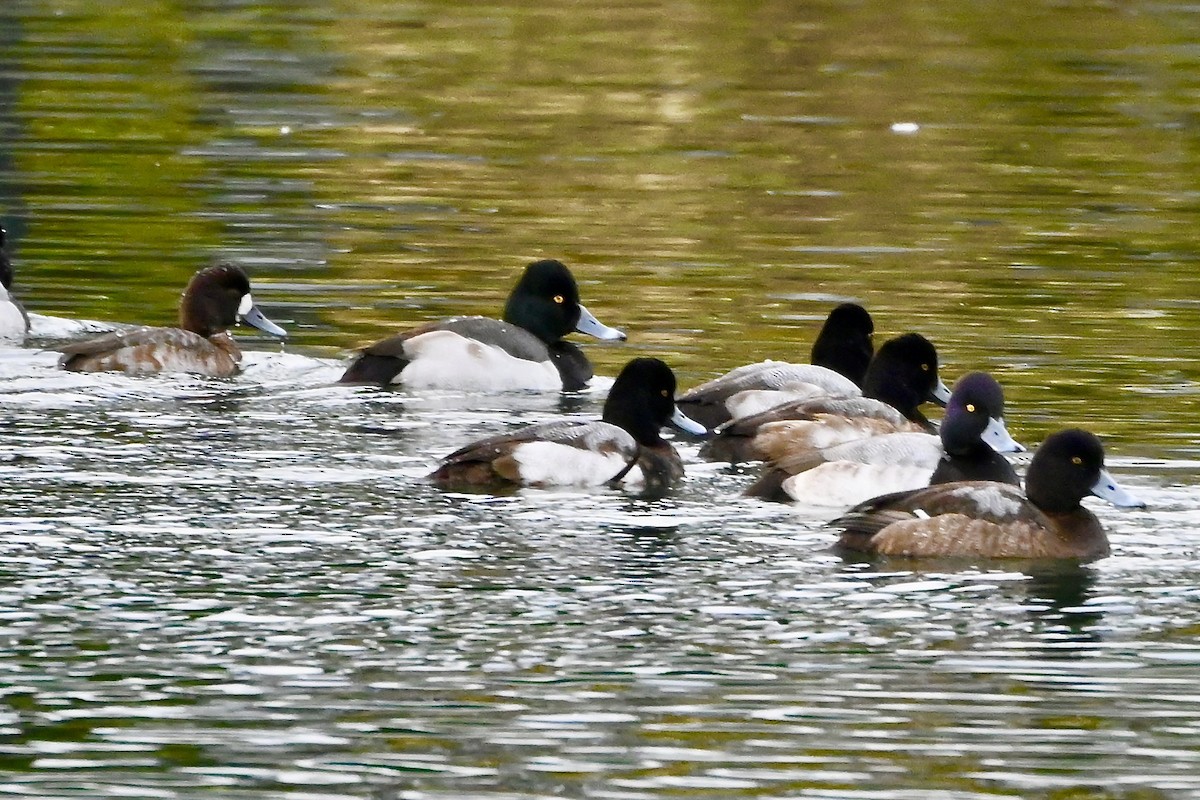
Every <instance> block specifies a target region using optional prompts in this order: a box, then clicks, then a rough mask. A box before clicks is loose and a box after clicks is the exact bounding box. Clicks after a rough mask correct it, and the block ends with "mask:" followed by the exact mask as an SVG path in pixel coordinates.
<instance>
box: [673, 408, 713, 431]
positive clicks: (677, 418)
mask: <svg viewBox="0 0 1200 800" xmlns="http://www.w3.org/2000/svg"><path fill="white" fill-rule="evenodd" d="M669 422H670V423H671V425H673V426H675V427H676V428H678V429H679V430H681V431H683V432H684V433H690V434H692V435H693V436H706V435H707V434H708V428H706V427H704V426H703V425H701V424H700V423H699V422H696V420H694V419H692V418H691V417H689V416H688V415H687V414H684V413H683V412H682V411H680V410H679V407H678V406H676V408H675V413H674V414H672V415H671V419H670V420H669Z"/></svg>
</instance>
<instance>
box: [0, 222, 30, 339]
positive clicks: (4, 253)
mask: <svg viewBox="0 0 1200 800" xmlns="http://www.w3.org/2000/svg"><path fill="white" fill-rule="evenodd" d="M7 244H8V243H7V233H6V232H5V230H4V228H3V227H0V341H3V342H14V343H17V344H20V343H21V342H23V341H25V337H26V336H27V335H28V334H29V315H28V314H26V313H25V309H24V308H23V307H22V306H21V304H20V303H19V302H17V299H16V298H15V297H13V295H12V284H13V268H12V261H10V260H9V257H8V247H7Z"/></svg>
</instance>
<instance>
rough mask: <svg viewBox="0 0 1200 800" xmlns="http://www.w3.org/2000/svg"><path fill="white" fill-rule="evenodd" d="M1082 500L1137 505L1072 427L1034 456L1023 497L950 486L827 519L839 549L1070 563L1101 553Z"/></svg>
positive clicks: (998, 488)
mask: <svg viewBox="0 0 1200 800" xmlns="http://www.w3.org/2000/svg"><path fill="white" fill-rule="evenodd" d="M1088 495H1095V496H1097V497H1100V498H1103V499H1105V500H1107V501H1108V502H1110V503H1112V504H1113V505H1115V506H1117V507H1120V508H1145V504H1144V503H1143V502H1142V501H1140V500H1138V499H1137V498H1136V497H1134V496H1133V495H1132V494H1130V493H1129V492H1128V491H1126V490H1125V489H1123V488H1122V487H1121V486H1119V485H1118V484H1117V482H1116V481H1115V480H1113V477H1112V475H1110V474H1109V472H1108V470H1106V469H1105V468H1104V447H1103V445H1101V443H1100V440H1099V439H1098V438H1097V437H1096V436H1095V435H1094V434H1092V433H1089V432H1088V431H1085V430H1082V429H1080V428H1068V429H1066V430H1062V431H1059V432H1058V433H1055V434H1053V435H1052V436H1049V437H1047V439H1046V440H1045V441H1044V442H1043V443H1042V445H1041V447H1039V448H1038V449H1037V452H1036V453H1034V455H1033V459H1032V460H1031V461H1030V463H1029V467H1028V469H1027V470H1026V474H1025V492H1024V493H1022V492H1021V490H1020V489H1019V488H1018V487H1016V486H1011V485H1009V484H1006V483H996V482H993V481H955V482H951V483H943V484H939V485H937V486H930V487H928V488H924V489H917V490H913V491H907V492H898V493H895V494H890V495H884V496H882V497H877V498H875V499H873V500H868V501H867V502H865V503H862V504H861V505H858V506H856V507H855V508H853V509H851V510H850V512H849V513H847V514H846V515H844V516H842V517H840V518H839V519H836V520H834V521H833V522H832V523H830V525H831V526H832V527H834V528H839V529H841V531H842V534H841V538H840V540H839V546H840V547H841V548H843V549H845V550H850V551H859V552H865V553H877V554H880V555H888V556H904V557H917V558H919V557H955V556H974V557H984V558H1070V559H1079V560H1090V559H1095V558H1102V557H1104V556H1106V555H1108V553H1109V545H1108V537H1107V536H1105V533H1104V529H1103V527H1102V526H1101V525H1100V521H1099V520H1098V519H1097V518H1096V516H1095V514H1093V513H1092V512H1091V511H1089V510H1087V509H1086V508H1084V507H1083V506H1082V505H1081V504H1080V500H1082V499H1083V498H1084V497H1087V496H1088Z"/></svg>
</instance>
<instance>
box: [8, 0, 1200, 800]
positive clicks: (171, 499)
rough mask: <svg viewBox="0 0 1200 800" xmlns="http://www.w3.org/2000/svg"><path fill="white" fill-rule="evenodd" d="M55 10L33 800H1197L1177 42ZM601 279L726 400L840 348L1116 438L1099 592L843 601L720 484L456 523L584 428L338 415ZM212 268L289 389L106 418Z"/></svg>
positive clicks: (1040, 580)
mask: <svg viewBox="0 0 1200 800" xmlns="http://www.w3.org/2000/svg"><path fill="white" fill-rule="evenodd" d="M795 6H796V4H790V3H772V2H760V3H751V2H735V3H728V4H719V7H712V6H711V5H709V4H693V3H679V2H663V3H658V4H642V3H611V4H607V5H604V6H595V7H588V8H587V9H583V8H582V7H580V6H578V5H577V4H573V3H566V2H551V3H521V2H514V3H489V4H459V3H443V2H428V3H419V2H416V3H401V2H387V1H385V0H357V2H354V3H328V2H326V3H315V2H288V3H284V2H262V1H261V0H189V2H180V3H162V2H156V1H155V0H131V1H130V2H125V3H122V4H120V8H116V7H114V5H113V4H110V3H103V2H96V1H95V0H57V1H56V2H49V0H9V2H7V3H5V4H4V5H3V7H0V224H3V225H4V226H5V227H6V228H7V229H8V230H9V232H10V239H11V241H12V248H11V249H12V251H13V256H14V261H15V264H16V268H17V281H18V283H17V289H18V292H19V294H20V296H21V297H22V299H23V300H24V301H25V304H26V306H27V307H28V308H29V309H30V310H31V311H33V312H34V313H35V330H34V333H35V336H34V337H33V339H32V341H31V342H30V343H29V346H27V347H24V348H16V347H0V408H3V410H4V415H3V420H2V421H0V482H2V483H3V485H4V491H3V493H2V500H0V548H2V549H3V558H2V559H0V570H2V571H3V580H2V581H0V596H2V597H3V602H0V670H3V681H2V682H0V694H2V697H3V702H0V737H2V738H0V767H2V768H0V793H5V794H9V795H12V796H16V797H22V796H25V797H37V798H57V797H89V798H92V797H146V798H159V797H163V798H190V797H202V796H204V797H212V796H219V797H222V798H268V797H270V798H289V800H300V799H301V798H318V797H319V798H333V799H334V800H338V799H339V798H374V799H378V800H392V798H405V799H406V800H408V799H410V798H411V799H415V800H429V799H432V798H450V797H454V798H462V797H472V798H476V797H477V798H497V799H499V798H543V797H544V798H550V797H554V798H558V797H563V798H567V797H571V798H574V797H594V798H614V799H618V798H619V799H620V800H627V799H630V798H650V797H654V798H660V797H712V798H731V797H753V798H780V797H820V798H909V797H911V798H918V797H919V798H922V800H924V799H925V798H935V800H975V799H976V798H994V797H1021V798H1053V799H1054V800H1062V799H1065V798H1075V797H1100V798H1137V799H1138V800H1143V799H1144V798H1183V797H1200V764H1198V758H1200V757H1198V756H1197V755H1196V742H1197V741H1198V737H1200V695H1198V694H1197V692H1196V688H1195V675H1196V673H1197V666H1198V664H1200V648H1198V647H1197V633H1198V632H1200V589H1197V586H1200V568H1198V567H1197V559H1196V551H1197V547H1198V546H1200V537H1198V535H1197V533H1196V530H1197V525H1196V523H1197V521H1198V520H1200V501H1198V500H1197V499H1196V496H1197V492H1196V484H1197V478H1196V474H1197V466H1196V465H1197V452H1198V445H1200V435H1198V433H1197V427H1196V422H1195V417H1196V403H1195V397H1196V395H1197V391H1198V390H1197V386H1198V384H1197V377H1198V375H1197V370H1196V367H1195V364H1196V356H1197V352H1196V344H1195V342H1196V341H1197V338H1198V334H1200V328H1198V323H1197V314H1196V311H1197V301H1196V298H1197V297H1198V296H1200V294H1198V292H1197V280H1198V278H1197V277H1196V276H1197V272H1196V270H1195V262H1196V256H1197V251H1198V249H1200V248H1198V246H1197V238H1196V234H1195V231H1197V230H1200V224H1198V223H1200V219H1198V218H1197V208H1198V205H1197V197H1200V192H1198V190H1200V186H1197V178H1196V176H1197V175H1200V170H1198V169H1197V167H1198V165H1197V163H1196V160H1197V148H1196V146H1195V143H1196V119H1195V109H1194V100H1195V95H1196V89H1197V87H1198V86H1200V55H1198V51H1197V50H1196V48H1195V41H1196V34H1197V31H1198V30H1200V24H1198V23H1200V20H1197V18H1196V10H1195V9H1194V8H1192V7H1189V6H1185V5H1174V4H1148V3H1132V4H1128V3H1127V4H1120V5H1095V4H1084V3H1070V2H1068V3H1053V4H1051V3H1036V2H1028V3H1018V4H1015V5H1011V6H1007V7H1005V8H991V7H987V8H985V7H982V6H976V5H970V4H967V5H964V4H954V3H932V4H923V5H921V6H920V7H919V8H898V7H897V6H895V4H888V3H879V2H863V3H843V2H821V3H809V4H802V6H801V7H799V8H797V7H795ZM540 257H555V258H561V259H562V260H564V261H565V262H567V263H568V264H570V265H571V266H572V267H573V268H574V269H575V271H576V274H577V275H578V277H579V278H580V281H581V284H582V293H583V296H584V302H585V303H586V304H587V305H588V307H589V308H590V309H592V310H593V311H594V312H596V314H597V315H598V316H599V317H600V318H601V319H603V320H604V321H606V322H607V323H609V324H611V325H617V326H620V327H622V328H624V329H626V330H628V331H629V333H630V340H629V342H628V343H626V344H623V345H605V344H600V343H590V344H585V346H586V347H587V351H588V354H589V356H590V357H591V358H592V360H593V361H594V362H595V364H596V366H597V369H598V371H599V372H600V374H601V375H602V376H605V377H610V376H612V375H615V374H616V372H617V371H618V370H619V368H620V366H621V365H622V364H623V363H624V362H625V361H626V360H627V359H628V358H630V357H631V356H633V355H642V354H649V355H656V356H660V357H662V358H664V359H665V360H667V361H668V362H669V363H670V364H671V365H672V366H673V367H674V368H675V369H676V371H677V373H678V374H679V377H680V381H681V384H682V385H683V386H689V385H692V384H695V383H698V382H700V381H701V380H704V379H707V378H708V377H711V376H712V375H715V374H718V373H719V372H722V371H724V370H726V369H728V368H730V367H733V366H736V365H738V364H741V363H746V362H749V361H754V360H758V359H761V358H765V357H771V358H785V359H793V360H803V359H804V357H805V356H806V355H807V351H808V347H809V345H810V343H811V341H812V338H813V336H814V335H815V332H816V330H817V327H818V326H819V322H820V320H821V318H823V316H824V314H825V313H826V312H827V311H828V309H829V308H830V307H831V306H832V305H833V304H835V303H836V302H839V301H841V300H843V299H855V300H858V301H860V302H863V303H864V304H866V305H867V306H868V308H870V310H871V311H872V313H873V314H874V316H875V318H876V321H877V326H878V329H879V337H880V338H881V339H882V338H886V337H888V336H891V335H894V334H897V333H901V332H904V331H908V330H918V331H921V332H922V333H924V334H925V335H927V336H928V337H929V338H931V339H932V340H933V341H934V342H936V343H937V345H938V347H939V351H940V354H941V359H942V369H943V373H944V376H945V377H946V379H947V380H948V381H952V380H953V379H954V377H956V376H957V375H959V374H961V373H963V372H965V371H968V370H972V369H989V370H991V371H993V372H994V373H995V374H996V375H997V377H998V378H999V379H1000V380H1001V382H1002V383H1003V385H1004V387H1005V390H1006V394H1007V397H1008V401H1009V411H1008V423H1009V427H1010V429H1011V430H1012V431H1013V433H1014V434H1015V435H1016V436H1017V437H1018V438H1020V439H1021V440H1022V441H1024V442H1026V443H1027V444H1034V443H1036V442H1037V441H1040V439H1041V438H1042V437H1043V436H1044V435H1046V434H1047V433H1048V432H1050V431H1052V430H1054V429H1056V428H1059V427H1063V426H1065V425H1082V426H1085V427H1088V428H1090V429H1092V430H1094V431H1096V432H1097V433H1099V434H1101V435H1102V436H1103V437H1104V440H1105V443H1106V446H1107V448H1108V452H1109V460H1110V466H1111V467H1112V469H1113V471H1114V472H1115V473H1116V474H1117V475H1118V477H1119V478H1120V479H1121V480H1122V481H1123V482H1124V483H1126V484H1127V485H1128V486H1129V487H1130V488H1131V489H1133V490H1135V491H1136V492H1137V493H1138V494H1139V495H1141V496H1142V497H1143V499H1145V500H1147V501H1148V502H1149V503H1150V508H1149V509H1148V510H1146V511H1119V510H1116V509H1113V508H1111V507H1108V506H1104V505H1103V504H1100V503H1098V502H1097V503H1093V502H1092V501H1088V504H1089V507H1092V508H1094V509H1095V510H1096V512H1097V513H1098V514H1099V515H1100V517H1101V519H1102V520H1103V522H1104V524H1105V526H1106V527H1107V529H1108V531H1109V534H1110V538H1111V540H1112V544H1113V548H1114V553H1113V555H1112V556H1111V557H1110V558H1107V559H1104V560H1102V561H1099V562H1096V563H1094V564H1088V565H1083V566H1063V565H1045V564H1021V563H1015V564H1002V563H994V562H992V563H987V562H983V563H955V564H945V563H940V564H918V563H913V562H895V561H893V562H879V563H850V562H846V561H843V560H842V559H840V558H838V557H836V556H835V555H833V554H832V553H830V552H829V550H828V545H829V544H830V542H831V541H832V534H831V533H830V531H829V530H827V529H826V528H824V527H823V524H824V522H825V521H826V520H827V519H829V518H830V517H831V516H833V515H835V514H836V510H834V511H830V510H828V509H794V508H786V507H781V506H775V505H769V504H763V503H758V502H755V501H750V500H745V499H742V498H740V497H739V492H740V490H741V489H742V488H743V487H744V486H745V485H746V484H747V483H749V482H750V481H751V480H752V479H753V477H754V474H755V472H754V470H753V469H751V468H747V469H733V468H730V467H728V466H726V465H721V464H716V465H714V464H706V463H704V462H701V461H700V460H699V459H698V457H697V452H696V451H697V447H696V445H695V444H694V443H691V442H680V447H681V449H682V452H683V453H684V456H685V459H686V460H687V464H688V469H689V477H688V481H687V482H686V484H685V485H684V486H683V487H681V488H680V489H679V490H678V491H677V492H675V493H672V494H670V495H668V496H666V497H660V498H648V497H641V496H638V495H637V494H636V493H634V492H629V491H616V490H597V491H589V492H578V491H521V492H516V493H512V494H509V495H503V496H491V495H485V494H456V493H446V492H441V491H438V490H435V489H433V488H432V487H431V486H429V485H428V484H426V483H425V482H424V481H423V480H422V478H423V476H424V475H425V474H426V473H427V472H428V470H429V469H430V468H431V466H432V465H433V464H434V463H435V461H436V459H437V457H438V456H440V455H442V454H444V453H446V452H449V451H450V450H452V449H454V448H455V447H457V446H458V445H460V444H463V443H465V442H466V441H468V440H470V439H472V438H475V437H478V436H482V435H486V434H489V433H493V432H496V431H499V430H505V429H507V428H509V427H511V426H514V425H517V424H523V423H526V422H532V421H537V420H541V419H546V418H549V417H551V416H554V415H558V414H593V415H594V414H598V413H599V410H600V405H601V401H602V398H603V390H604V386H605V381H604V380H601V381H599V382H598V385H597V387H596V389H595V390H594V391H592V392H587V393H583V394H580V395H571V396H563V397H559V396H535V395H527V394H513V395H497V396H487V397H479V396H464V395H459V394H455V393H436V394H430V395H420V394H411V393H407V392H403V391H378V390H372V389H353V388H346V387H338V386H335V385H333V381H334V380H336V378H337V376H338V375H339V374H340V369H341V367H342V366H344V364H345V361H346V358H347V357H348V354H349V353H350V352H351V351H352V349H353V348H354V347H355V346H357V345H359V344H362V343H364V342H367V341H371V340H373V339H375V338H379V337H381V336H383V335H385V334H387V333H390V332H392V331H395V330H397V329H399V328H401V327H406V326H409V325H413V324H417V323H420V322H423V321H426V320H429V319H434V318H437V317H440V316H443V315H446V314H450V313H486V314H496V313H498V311H499V309H500V308H501V306H502V305H503V302H504V298H505V296H506V295H507V293H508V291H509V289H510V288H511V285H512V283H513V281H514V279H515V277H516V275H517V274H518V273H519V271H520V269H521V268H522V267H523V266H524V264H525V263H527V262H528V261H530V260H532V259H534V258H540ZM217 258H227V259H231V260H236V261H238V262H239V263H241V264H243V265H245V266H246V267H247V269H248V270H249V271H250V272H251V274H252V278H253V282H254V285H255V296H256V299H257V300H258V301H259V303H260V305H261V306H262V307H263V308H264V310H265V311H266V313H267V314H268V316H270V317H271V318H272V319H274V320H276V321H277V322H280V323H281V324H283V325H285V327H287V328H288V329H289V331H290V332H291V336H290V337H289V339H288V341H287V343H286V345H284V346H282V347H281V346H280V345H278V344H276V343H274V342H273V341H270V340H268V339H265V338H260V337H256V336H254V335H252V334H251V332H250V331H242V332H240V338H241V341H242V342H243V344H244V346H245V347H246V349H247V350H248V351H249V352H248V355H247V364H246V370H245V372H244V373H243V374H242V375H241V376H239V377H238V378H236V379H233V380H230V381H216V380H205V379H197V378H180V377H162V378H149V379H131V378H125V377H123V376H78V375H73V374H67V373H63V372H60V371H58V370H57V369H56V367H55V357H54V354H53V353H51V352H46V351H45V350H44V349H43V348H46V347H49V346H51V345H53V344H54V343H55V342H57V341H60V340H61V339H63V338H69V337H71V336H76V335H80V333H81V330H80V328H79V327H78V322H79V321H93V322H95V323H96V327H103V326H107V325H112V324H117V323H129V322H149V323H168V322H170V321H171V320H172V319H173V318H174V309H175V305H176V303H177V301H178V295H179V292H180V291H181V289H182V286H183V285H184V283H185V282H186V280H187V278H188V276H189V275H190V274H191V273H192V272H193V271H194V270H195V269H197V268H198V267H200V266H203V265H205V264H207V263H209V262H210V261H212V260H214V259H217Z"/></svg>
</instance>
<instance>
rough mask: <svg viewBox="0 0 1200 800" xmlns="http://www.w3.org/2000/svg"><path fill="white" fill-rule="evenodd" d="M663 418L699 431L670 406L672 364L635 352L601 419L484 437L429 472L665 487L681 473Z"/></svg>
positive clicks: (475, 478) (464, 479)
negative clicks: (663, 431)
mask: <svg viewBox="0 0 1200 800" xmlns="http://www.w3.org/2000/svg"><path fill="white" fill-rule="evenodd" d="M668 424H670V425H674V426H675V427H677V428H679V429H680V430H683V431H686V432H688V433H692V434H695V435H702V434H703V433H704V428H703V426H701V425H699V424H698V423H696V422H694V421H692V420H690V419H688V418H687V417H686V416H685V415H684V414H683V413H682V412H681V411H680V410H679V409H678V408H677V407H676V406H675V374H674V373H673V372H672V371H671V368H670V367H668V366H667V365H666V364H665V363H663V362H662V361H660V360H659V359H657V358H635V359H633V360H632V361H630V362H629V363H628V364H626V365H625V367H624V368H623V369H622V370H621V372H620V374H619V375H617V379H616V380H615V381H614V382H613V385H612V388H611V389H610V390H609V392H608V398H607V399H606V400H605V402H604V412H603V415H602V417H601V419H600V420H588V419H578V418H568V419H561V420H555V421H552V422H543V423H538V424H536V425H529V426H526V427H524V428H522V429H520V430H518V431H515V432H513V433H504V434H500V435H498V436H492V437H489V438H486V439H481V440H479V441H476V442H473V443H471V444H469V445H467V446H465V447H462V448H460V449H458V450H456V451H455V452H453V453H451V454H450V455H448V456H446V457H445V458H444V459H442V462H441V465H440V466H439V467H438V468H437V469H436V470H435V471H434V472H433V474H432V475H431V476H430V477H431V479H432V480H433V482H434V483H436V484H438V485H440V486H442V487H464V486H476V487H488V488H496V487H504V486H542V487H544V486H572V485H574V486H600V485H603V484H613V483H630V484H640V485H642V486H643V487H644V488H646V489H658V488H666V487H669V486H671V485H673V484H675V483H677V482H678V481H679V480H681V479H682V478H683V460H682V459H681V458H680V457H679V453H678V452H677V451H676V450H675V448H674V447H672V446H671V443H670V442H668V441H667V440H666V439H664V438H663V437H662V433H661V431H662V428H663V427H664V426H665V425H668Z"/></svg>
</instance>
